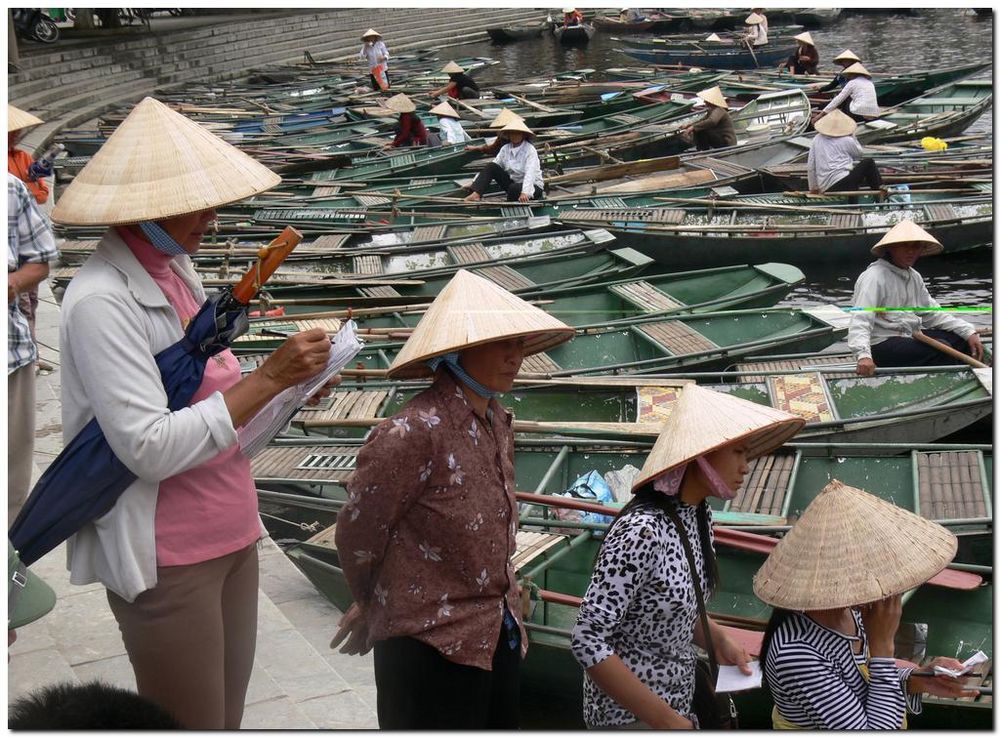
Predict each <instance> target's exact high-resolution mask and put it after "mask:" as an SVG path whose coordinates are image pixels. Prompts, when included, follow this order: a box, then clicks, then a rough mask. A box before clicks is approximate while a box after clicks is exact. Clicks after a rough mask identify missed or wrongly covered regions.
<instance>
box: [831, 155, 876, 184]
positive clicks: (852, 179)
mask: <svg viewBox="0 0 1000 737" xmlns="http://www.w3.org/2000/svg"><path fill="white" fill-rule="evenodd" d="M862 182H864V183H865V184H867V185H868V187H869V188H870V189H879V188H880V187H881V186H882V175H881V174H879V173H878V166H877V165H876V164H875V161H874V160H872V159H861V161H859V162H858V163H857V164H856V165H855V167H854V168H853V169H851V171H850V172H848V173H847V174H846V175H845V176H844V177H843V178H842V179H838V180H837V181H836V182H835V183H834V185H833V186H832V187H830V188H829V189H828V190H826V191H827V192H853V191H855V190H857V188H858V185H859V184H861V183H862Z"/></svg>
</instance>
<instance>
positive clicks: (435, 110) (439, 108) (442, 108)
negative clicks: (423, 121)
mask: <svg viewBox="0 0 1000 737" xmlns="http://www.w3.org/2000/svg"><path fill="white" fill-rule="evenodd" d="M430 112H431V113H432V114H433V115H437V116H438V117H445V118H456V119H458V118H461V116H460V115H459V114H458V113H456V112H455V108H453V107H452V106H451V105H449V104H448V103H447V102H442V103H441V104H439V105H435V106H434V107H432V108H431V110H430Z"/></svg>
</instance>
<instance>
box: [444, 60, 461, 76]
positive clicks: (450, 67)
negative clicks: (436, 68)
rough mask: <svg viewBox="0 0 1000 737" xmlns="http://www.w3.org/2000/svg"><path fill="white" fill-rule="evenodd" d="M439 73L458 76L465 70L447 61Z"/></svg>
mask: <svg viewBox="0 0 1000 737" xmlns="http://www.w3.org/2000/svg"><path fill="white" fill-rule="evenodd" d="M441 71H442V72H444V73H445V74H452V73H455V74H460V73H461V72H464V71H465V70H464V69H462V67H460V66H459V65H458V64H456V63H455V62H453V61H449V62H448V63H447V64H445V65H444V69H442V70H441Z"/></svg>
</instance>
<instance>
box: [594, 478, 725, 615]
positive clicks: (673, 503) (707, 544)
mask: <svg viewBox="0 0 1000 737" xmlns="http://www.w3.org/2000/svg"><path fill="white" fill-rule="evenodd" d="M648 506H652V507H655V508H656V509H659V510H662V511H663V512H666V513H668V514H669V513H670V512H672V511H673V512H676V511H677V510H678V509H679V508H680V500H679V499H678V498H677V497H676V496H668V495H666V494H664V493H663V492H660V491H656V489H654V488H653V484H652V483H648V484H646V485H645V486H642V487H640V488H639V490H638V491H636V492H635V495H634V496H633V497H632V498H631V499H630V500H629V501H628V503H627V504H626V505H625V506H624V507H622V508H621V510H620V511H619V512H618V516H617V517H616V518H615V520H614V521H613V522H612V523H611V524H610V525H608V531H607V532H606V533H605V534H604V540H607V539H608V536H609V535H610V534H611V530H613V529H614V526H615V525H616V524H618V521H619V520H620V519H622V518H623V517H624V516H625V515H627V514H629V513H631V512H633V511H635V510H637V509H640V508H642V507H648ZM697 514H698V537H699V538H700V539H701V554H702V557H703V558H704V559H705V576H706V578H707V579H708V591H706V592H705V598H706V599H707V598H708V597H709V596H711V593H712V592H713V591H715V589H716V588H717V587H718V585H719V562H718V561H717V560H716V559H715V551H714V550H713V549H712V538H711V535H710V534H709V529H708V502H707V501H702V502H701V504H699V505H698V512H697ZM671 524H673V523H671ZM603 545H604V543H603V542H602V543H601V546H602V547H603ZM692 575H694V572H693V571H692Z"/></svg>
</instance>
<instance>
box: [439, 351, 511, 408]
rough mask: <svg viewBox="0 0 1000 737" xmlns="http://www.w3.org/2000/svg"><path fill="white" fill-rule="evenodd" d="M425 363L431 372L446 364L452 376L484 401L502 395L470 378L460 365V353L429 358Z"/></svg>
mask: <svg viewBox="0 0 1000 737" xmlns="http://www.w3.org/2000/svg"><path fill="white" fill-rule="evenodd" d="M424 363H426V364H427V365H428V366H430V368H431V371H437V370H438V367H439V366H441V364H444V367H445V368H446V369H448V371H450V372H451V374H452V376H454V377H455V378H456V379H458V380H459V381H461V382H462V383H463V384H465V385H466V386H467V387H469V388H470V389H471V390H472V391H474V392H475V393H476V394H478V395H479V396H481V397H482V398H483V399H493V398H494V397H495V396H496V395H497V394H499V393H500V392H495V391H493V390H491V389H487V388H486V387H485V386H483V385H482V384H480V383H479V382H478V381H476V380H475V379H473V378H472V377H471V376H469V374H468V373H466V371H465V369H464V368H462V367H461V365H459V363H458V353H445V354H444V355H443V356H434V358H428V359H427V360H426V361H425V362H424Z"/></svg>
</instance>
